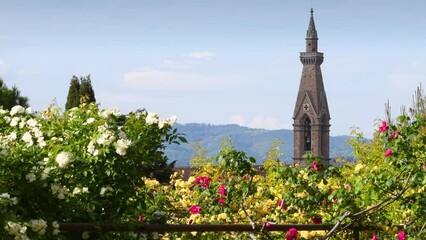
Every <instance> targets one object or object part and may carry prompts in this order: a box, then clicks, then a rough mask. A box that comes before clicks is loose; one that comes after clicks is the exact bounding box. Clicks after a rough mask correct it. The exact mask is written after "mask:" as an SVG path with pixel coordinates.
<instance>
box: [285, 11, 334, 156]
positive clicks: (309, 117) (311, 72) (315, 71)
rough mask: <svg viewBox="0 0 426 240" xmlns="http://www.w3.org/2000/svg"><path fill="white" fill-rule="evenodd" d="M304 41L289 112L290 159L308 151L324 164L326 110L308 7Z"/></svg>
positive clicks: (327, 133)
mask: <svg viewBox="0 0 426 240" xmlns="http://www.w3.org/2000/svg"><path fill="white" fill-rule="evenodd" d="M305 40H306V51H305V52H301V53H300V61H301V62H302V64H303V71H302V77H301V80H300V86H299V93H298V95H297V100H296V106H295V108H294V115H293V119H294V123H293V127H294V129H293V131H294V161H295V162H297V163H302V164H303V162H304V159H303V157H302V156H303V155H304V154H312V155H314V156H317V157H320V158H321V159H322V161H323V162H324V163H325V164H327V163H328V160H329V132H330V130H329V129H330V124H329V121H330V112H329V110H328V103H327V97H326V94H325V89H324V83H323V80H322V73H321V64H322V62H323V60H324V55H323V53H321V52H318V34H317V30H316V28H315V22H314V10H313V9H312V8H311V17H310V20H309V26H308V31H307V33H306V38H305Z"/></svg>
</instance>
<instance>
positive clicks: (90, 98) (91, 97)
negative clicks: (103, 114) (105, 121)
mask: <svg viewBox="0 0 426 240" xmlns="http://www.w3.org/2000/svg"><path fill="white" fill-rule="evenodd" d="M80 84H81V85H80V101H81V100H83V99H84V102H85V103H96V98H95V91H93V87H92V81H91V80H90V75H87V76H86V77H80Z"/></svg>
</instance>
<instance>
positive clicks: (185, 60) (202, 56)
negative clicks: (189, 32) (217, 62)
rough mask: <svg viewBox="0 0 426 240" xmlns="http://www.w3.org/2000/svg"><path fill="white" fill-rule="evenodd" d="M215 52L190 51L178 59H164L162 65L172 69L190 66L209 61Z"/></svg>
mask: <svg viewBox="0 0 426 240" xmlns="http://www.w3.org/2000/svg"><path fill="white" fill-rule="evenodd" d="M214 56H216V54H214V53H212V52H191V53H187V54H184V55H183V56H182V58H179V59H174V60H173V59H166V60H164V61H163V64H164V66H166V67H169V68H174V69H187V68H192V67H193V66H194V65H199V64H204V63H206V62H207V61H210V60H211V59H212V58H213V57H214Z"/></svg>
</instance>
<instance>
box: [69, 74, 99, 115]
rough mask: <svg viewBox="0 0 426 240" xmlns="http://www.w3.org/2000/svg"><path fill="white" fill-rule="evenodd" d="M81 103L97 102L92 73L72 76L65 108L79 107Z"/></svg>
mask: <svg viewBox="0 0 426 240" xmlns="http://www.w3.org/2000/svg"><path fill="white" fill-rule="evenodd" d="M81 103H96V99H95V91H93V87H92V81H91V80H90V75H87V76H86V77H80V78H78V77H77V76H75V75H74V76H72V78H71V83H70V88H69V90H68V96H67V103H66V104H65V110H68V109H71V108H73V107H79V106H80V104H81Z"/></svg>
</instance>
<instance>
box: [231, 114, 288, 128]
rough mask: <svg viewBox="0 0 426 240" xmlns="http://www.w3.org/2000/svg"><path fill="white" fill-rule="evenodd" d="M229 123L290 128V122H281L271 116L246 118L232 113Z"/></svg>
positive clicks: (256, 126)
mask: <svg viewBox="0 0 426 240" xmlns="http://www.w3.org/2000/svg"><path fill="white" fill-rule="evenodd" d="M229 123H230V124H238V125H240V126H247V127H250V128H261V129H269V130H277V129H292V128H293V126H292V125H291V123H282V122H281V121H280V119H278V118H276V117H271V116H255V117H254V118H252V119H251V120H248V121H247V120H246V118H245V117H244V116H242V115H238V114H236V115H232V116H230V117H229Z"/></svg>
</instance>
